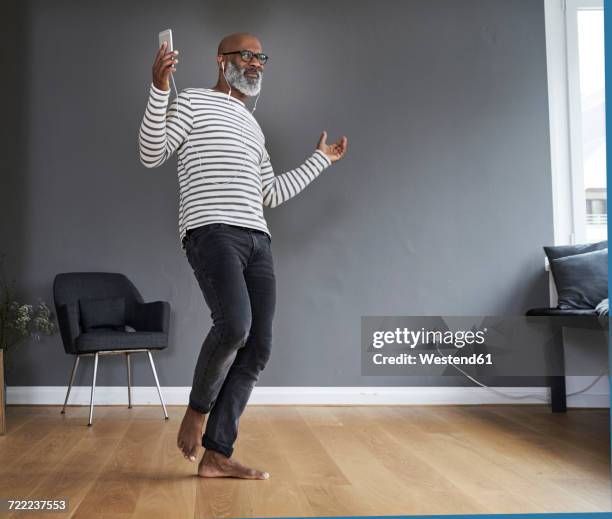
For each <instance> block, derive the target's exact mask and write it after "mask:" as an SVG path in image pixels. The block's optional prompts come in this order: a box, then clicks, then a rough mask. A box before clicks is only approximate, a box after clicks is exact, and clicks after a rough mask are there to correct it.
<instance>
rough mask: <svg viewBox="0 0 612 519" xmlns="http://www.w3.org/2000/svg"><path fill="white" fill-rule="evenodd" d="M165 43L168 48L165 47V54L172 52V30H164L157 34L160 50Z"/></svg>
mask: <svg viewBox="0 0 612 519" xmlns="http://www.w3.org/2000/svg"><path fill="white" fill-rule="evenodd" d="M164 42H166V43H167V44H168V46H167V47H166V52H172V51H173V50H174V47H173V46H172V29H166V30H165V31H162V32H160V33H159V47H158V48H161V46H162V44H163V43H164Z"/></svg>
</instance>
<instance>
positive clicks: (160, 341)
mask: <svg viewBox="0 0 612 519" xmlns="http://www.w3.org/2000/svg"><path fill="white" fill-rule="evenodd" d="M75 342H76V347H77V351H78V352H79V353H85V352H94V351H106V350H123V349H126V350H127V349H131V348H149V349H158V350H160V349H163V348H166V347H167V346H168V335H167V334H165V333H162V332H126V331H117V330H113V329H103V328H98V329H96V330H93V331H91V332H87V333H82V334H81V335H79V337H78V338H77V340H76V341H75Z"/></svg>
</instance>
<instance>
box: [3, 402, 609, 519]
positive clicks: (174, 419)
mask: <svg viewBox="0 0 612 519" xmlns="http://www.w3.org/2000/svg"><path fill="white" fill-rule="evenodd" d="M59 409H60V408H59V407H53V406H9V408H8V409H7V430H8V431H7V435H6V436H0V497H10V498H15V499H25V498H29V499H32V498H38V499H60V498H68V500H69V506H70V513H67V514H54V515H53V517H75V518H76V517H79V518H87V519H93V518H101V517H113V518H128V517H130V518H132V517H143V518H147V519H150V518H158V517H159V518H164V519H166V518H173V519H174V518H193V517H197V518H209V517H270V516H272V517H279V516H282V517H286V516H336V515H392V514H396V515H400V514H401V515H409V514H460V513H521V512H522V513H528V512H588V511H594V512H595V511H610V510H612V501H611V490H610V444H609V440H610V430H609V412H608V410H578V409H572V410H570V411H568V413H567V414H552V413H551V412H550V411H549V409H548V408H547V407H544V406H516V407H515V406H512V407H509V406H300V407H293V406H248V407H247V410H246V411H245V413H244V414H243V416H242V419H241V427H240V434H239V437H238V442H237V444H236V449H235V453H234V456H235V458H236V459H239V460H241V461H243V462H246V463H248V464H252V465H254V466H256V467H258V468H261V469H264V470H267V471H269V472H270V474H271V477H270V479H269V480H262V481H252V480H239V479H208V480H204V479H201V478H198V477H197V476H195V469H196V465H195V464H194V463H190V462H188V461H186V460H185V459H184V458H183V457H182V456H181V455H180V453H179V451H178V449H177V448H176V432H177V430H178V427H179V423H180V419H181V417H182V415H183V412H184V407H173V406H170V407H169V408H168V412H169V414H170V418H171V419H170V420H168V421H165V420H164V419H163V415H162V411H161V408H160V407H134V408H133V409H127V408H126V407H114V406H113V407H110V406H109V407H104V406H98V407H96V408H95V413H94V425H93V427H87V425H86V424H87V414H88V411H89V409H88V408H87V407H71V408H69V409H68V412H67V414H66V415H61V414H60V413H59ZM30 516H31V517H40V516H41V515H40V514H39V513H36V514H29V515H28V514H24V513H19V514H18V515H14V517H30Z"/></svg>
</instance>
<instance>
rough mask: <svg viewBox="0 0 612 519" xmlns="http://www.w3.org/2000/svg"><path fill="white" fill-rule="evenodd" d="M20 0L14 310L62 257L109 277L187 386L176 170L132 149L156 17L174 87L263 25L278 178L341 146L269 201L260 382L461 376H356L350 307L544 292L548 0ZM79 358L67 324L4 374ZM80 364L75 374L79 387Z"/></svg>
mask: <svg viewBox="0 0 612 519" xmlns="http://www.w3.org/2000/svg"><path fill="white" fill-rule="evenodd" d="M15 4H16V5H13V15H14V17H13V18H14V20H15V22H14V24H12V25H11V26H10V27H11V29H10V30H11V31H12V32H13V36H14V38H13V40H9V41H11V42H12V43H11V44H12V45H13V46H14V51H15V52H11V53H10V60H9V61H10V67H12V70H13V72H14V76H13V78H10V79H9V81H8V83H6V82H5V84H4V85H3V88H5V89H6V88H8V89H9V92H8V97H7V94H6V93H5V96H3V98H4V102H5V104H7V105H8V114H9V116H10V120H11V126H10V128H11V129H7V128H6V127H7V126H8V125H6V124H5V125H3V126H5V128H3V132H5V133H8V134H10V135H9V136H10V139H9V140H6V139H4V138H3V139H2V142H3V145H4V146H7V149H5V150H4V151H3V153H2V160H3V172H2V195H1V196H2V199H1V203H2V211H3V218H2V220H3V222H2V226H1V227H0V230H1V232H2V234H1V235H0V238H1V243H2V249H3V250H5V251H6V252H7V253H8V255H9V258H8V267H9V271H10V274H11V275H14V276H15V277H16V278H17V279H18V281H19V287H20V292H19V294H20V296H21V299H23V300H27V301H28V302H34V301H35V298H36V297H37V296H41V297H43V298H44V299H45V300H46V301H47V302H52V301H53V298H52V292H51V288H52V281H53V277H54V276H55V274H56V273H58V272H67V271H115V272H123V273H125V274H126V275H127V276H128V277H129V278H131V279H132V280H133V281H134V283H135V285H136V286H137V287H139V289H140V290H141V292H142V294H143V297H144V298H145V300H147V301H151V300H159V299H162V300H167V301H170V303H171V305H172V317H171V326H172V331H171V347H170V348H169V349H167V350H166V351H164V352H162V353H160V354H159V355H158V356H157V359H158V371H159V374H160V380H161V382H162V384H163V385H168V386H188V385H190V384H191V378H192V374H193V367H194V364H195V360H196V358H197V354H198V351H199V348H200V345H201V342H202V339H203V337H204V335H205V333H206V331H207V330H208V328H209V326H210V318H209V311H208V309H207V308H206V306H205V302H204V299H203V297H202V294H201V292H200V291H199V288H198V285H197V282H196V280H195V278H194V276H193V272H192V271H191V268H190V267H189V264H188V263H187V260H186V258H185V256H183V254H182V252H181V251H180V249H179V245H178V223H177V205H178V193H177V178H176V161H175V159H174V158H173V159H172V160H170V161H169V162H168V163H167V164H165V165H164V166H162V167H161V168H158V169H153V170H149V169H146V168H144V167H143V166H141V165H140V163H139V161H138V150H137V131H138V126H139V123H140V120H141V118H142V114H143V111H144V107H145V104H146V100H147V93H148V88H149V83H150V73H151V64H152V60H153V56H154V54H155V52H156V48H157V45H156V43H157V41H156V40H157V33H158V32H159V31H160V30H161V29H164V28H166V27H172V29H173V31H174V39H175V47H176V48H178V49H180V63H179V70H178V72H177V74H176V81H177V84H178V86H179V88H185V87H188V86H204V87H210V86H212V85H213V84H214V82H215V80H216V68H215V63H214V59H215V54H216V47H217V44H218V41H219V40H220V38H221V37H222V36H224V35H225V34H227V33H230V32H235V31H241V30H246V31H250V32H254V33H255V34H257V35H259V37H260V39H261V40H262V42H263V46H264V49H265V50H266V51H267V52H268V53H269V55H270V56H271V59H270V62H269V64H268V66H267V67H266V72H265V77H264V84H263V90H262V94H261V96H260V99H259V102H258V106H257V111H256V112H255V114H256V116H257V118H258V120H259V122H260V124H261V126H262V128H263V130H264V132H265V134H266V139H267V145H268V149H269V151H270V154H271V157H272V162H273V165H274V167H275V171H276V173H277V174H279V173H282V172H283V171H285V170H287V169H290V168H292V167H294V166H296V165H298V164H299V163H301V161H302V160H303V159H305V158H306V156H308V155H309V154H310V153H311V152H312V151H313V150H314V147H315V145H316V141H317V139H318V136H319V134H320V132H321V131H322V130H323V129H327V130H328V133H329V136H330V139H334V140H335V139H336V138H338V137H339V136H341V135H343V134H345V135H347V136H348V139H349V151H348V154H347V156H346V157H345V159H344V160H343V161H341V162H339V163H337V164H334V165H332V167H331V168H329V169H328V170H326V171H325V172H324V173H323V174H322V175H321V176H320V177H319V178H318V179H317V180H316V181H315V182H314V183H313V184H311V185H310V186H309V187H308V188H307V189H306V190H305V191H304V192H303V193H301V194H300V195H299V196H298V197H296V198H294V199H293V200H291V201H289V202H288V203H287V204H285V205H283V206H281V207H278V208H275V209H266V217H267V219H268V222H269V226H270V228H271V231H272V235H273V243H272V246H273V251H274V257H275V265H276V273H277V283H278V310H277V314H276V319H275V328H274V330H275V338H274V350H273V354H272V358H271V360H270V363H269V364H268V366H267V368H266V370H265V371H264V372H263V373H262V375H261V379H260V382H259V385H263V386H293V385H295V386H301V385H304V386H310V385H315V386H316V385H322V386H334V385H338V386H372V385H376V386H382V385H471V384H470V383H469V382H467V381H464V380H462V379H461V378H455V377H441V378H439V379H416V378H408V377H406V378H401V377H394V378H387V379H385V378H381V377H361V376H360V371H361V370H360V360H359V359H360V356H359V334H360V317H361V316H362V315H385V314H389V315H479V314H482V315H499V314H515V315H516V314H523V313H524V311H525V310H526V309H527V308H529V307H532V306H545V305H546V304H547V278H546V275H545V273H544V271H543V253H542V249H541V246H542V245H543V244H549V243H552V241H553V226H552V203H551V173H550V161H549V139H548V111H547V89H546V62H545V39H544V12H543V5H542V2H541V1H537V0H535V1H534V0H512V1H508V0H461V1H457V0H414V1H405V0H404V1H389V0H387V1H376V2H374V1H333V2H329V1H313V0H308V1H306V0H300V1H292V2H281V1H270V0H261V1H260V2H257V3H250V2H240V3H239V2H213V1H208V2H206V1H201V0H199V1H192V2H187V1H184V2H172V3H170V2H166V1H164V2H157V3H153V2H119V1H104V2H102V1H98V2H77V1H73V2H68V1H54V2H44V1H30V2H15ZM15 24H16V25H15ZM5 58H6V56H5ZM250 106H252V102H251V103H250ZM12 121H15V122H16V125H15V126H14V127H13V126H12ZM13 128H15V130H13ZM7 143H8V144H7ZM71 361H72V359H71V358H69V357H68V356H67V355H65V354H64V353H63V348H62V346H61V343H60V337H59V335H57V336H54V337H52V338H47V339H44V340H43V341H41V342H40V343H32V344H29V345H25V346H24V347H23V348H21V349H20V350H19V352H18V354H17V355H16V357H15V362H16V368H15V371H14V372H12V373H11V374H10V378H9V384H10V385H65V384H66V383H67V379H68V374H69V370H70V366H71ZM145 361H146V359H145V358H142V359H139V360H136V362H135V364H136V366H135V368H134V380H135V384H136V385H151V384H152V380H151V376H150V373H149V372H148V367H147V365H146V363H145ZM89 369H90V368H89ZM89 369H86V370H83V371H82V372H81V373H80V376H79V377H77V381H76V383H77V384H83V385H86V384H89V380H90V372H89ZM124 375H125V372H124V366H123V364H122V363H121V362H120V360H119V359H118V358H117V359H104V360H103V364H102V368H101V371H100V373H99V379H98V380H99V382H98V383H99V384H100V385H123V384H125V380H124ZM512 383H513V381H511V380H504V381H503V383H502V385H511V384H512ZM514 383H517V384H518V383H521V381H518V380H514ZM523 383H525V382H524V381H523ZM526 383H528V384H533V383H534V381H532V380H531V381H528V382H526Z"/></svg>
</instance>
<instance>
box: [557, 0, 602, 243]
mask: <svg viewBox="0 0 612 519" xmlns="http://www.w3.org/2000/svg"><path fill="white" fill-rule="evenodd" d="M565 29H566V45H567V96H568V107H569V147H570V177H571V181H570V190H571V212H572V228H573V232H572V234H573V240H572V241H574V242H576V243H582V242H595V241H600V240H605V239H607V223H608V206H607V197H606V129H605V63H604V11H603V2H602V0H566V2H565Z"/></svg>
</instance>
